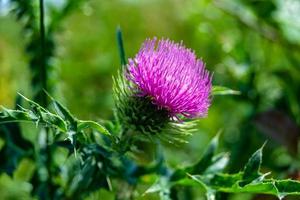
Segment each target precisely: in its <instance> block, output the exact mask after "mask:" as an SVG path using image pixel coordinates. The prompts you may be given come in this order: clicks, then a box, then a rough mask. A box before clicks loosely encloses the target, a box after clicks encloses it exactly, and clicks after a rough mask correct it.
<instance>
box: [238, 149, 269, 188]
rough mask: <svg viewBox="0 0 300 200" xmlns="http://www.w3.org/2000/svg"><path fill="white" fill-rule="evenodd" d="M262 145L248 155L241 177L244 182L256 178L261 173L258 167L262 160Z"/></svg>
mask: <svg viewBox="0 0 300 200" xmlns="http://www.w3.org/2000/svg"><path fill="white" fill-rule="evenodd" d="M264 145H265V144H264ZM264 145H263V146H262V147H261V148H260V149H258V150H257V151H256V152H255V153H254V154H253V155H252V156H251V157H250V159H249V160H248V162H247V164H246V165H245V169H244V174H243V177H242V178H243V180H244V181H245V182H246V183H249V182H251V181H253V180H255V179H257V178H258V177H260V176H261V175H262V174H261V173H260V172H259V169H260V165H261V162H262V150H263V147H264Z"/></svg>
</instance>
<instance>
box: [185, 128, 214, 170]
mask: <svg viewBox="0 0 300 200" xmlns="http://www.w3.org/2000/svg"><path fill="white" fill-rule="evenodd" d="M218 143H219V133H218V134H217V135H216V136H215V137H214V138H213V139H212V140H211V142H210V144H209V145H208V148H207V149H206V151H205V153H204V154H203V156H202V158H201V159H200V160H199V161H198V162H197V163H196V164H195V165H194V166H192V167H189V168H187V169H186V171H187V172H188V173H191V174H202V173H203V172H204V171H205V170H206V169H207V168H208V167H209V166H210V165H211V164H212V159H213V156H214V154H215V152H216V149H217V147H218Z"/></svg>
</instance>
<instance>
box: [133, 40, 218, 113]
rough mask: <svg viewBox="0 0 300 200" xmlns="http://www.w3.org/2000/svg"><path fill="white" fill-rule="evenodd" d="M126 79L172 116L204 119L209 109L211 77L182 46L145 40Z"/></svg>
mask: <svg viewBox="0 0 300 200" xmlns="http://www.w3.org/2000/svg"><path fill="white" fill-rule="evenodd" d="M128 71H129V73H128V75H127V78H128V79H129V80H130V81H131V82H133V83H134V84H135V85H136V86H137V89H138V90H139V92H140V95H141V96H148V97H149V98H151V100H152V103H153V104H155V105H157V106H158V107H159V108H162V109H166V110H168V111H169V114H170V116H175V117H176V116H178V115H183V116H185V117H187V118H196V117H204V116H206V114H207V111H208V107H209V105H210V92H211V87H212V85H211V75H210V74H209V72H208V71H207V70H206V69H205V66H204V63H203V61H202V60H200V59H197V58H196V55H195V53H194V52H193V51H191V50H190V49H187V48H185V47H184V46H183V45H182V43H180V44H177V43H174V42H172V41H170V40H159V41H158V43H157V40H156V39H153V40H149V39H148V40H146V41H145V43H144V44H143V46H142V48H141V50H140V51H139V53H138V54H137V55H136V57H135V58H134V59H129V65H128Z"/></svg>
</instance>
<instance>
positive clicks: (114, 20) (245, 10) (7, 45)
mask: <svg viewBox="0 0 300 200" xmlns="http://www.w3.org/2000/svg"><path fill="white" fill-rule="evenodd" d="M11 2H12V3H11ZM13 2H14V1H8V0H0V105H3V106H5V107H11V108H12V107H14V105H15V101H16V97H17V93H18V92H19V93H22V94H24V95H25V96H28V97H31V96H32V95H33V90H32V86H31V77H32V76H33V74H32V72H31V69H30V67H29V64H28V61H29V59H30V58H29V57H30V55H28V53H26V52H25V49H26V44H27V42H28V37H27V35H26V33H24V32H23V31H22V23H23V22H22V21H21V22H20V21H18V20H16V17H15V16H14V15H13V14H12V13H10V12H9V10H10V9H11V7H13ZM65 3H66V0H45V9H46V14H47V13H48V14H49V13H50V12H51V10H52V9H51V8H56V9H58V10H59V9H60V8H61V7H63V5H64V4H65ZM299 13H300V1H299V0H87V1H81V3H80V4H78V5H76V7H75V8H73V10H72V11H70V13H68V15H67V16H66V17H65V18H63V19H62V20H61V22H60V26H59V28H57V29H56V31H55V32H54V33H53V35H52V37H53V41H54V44H55V49H54V55H53V57H52V58H51V59H50V60H49V62H50V63H51V66H52V67H53V69H52V73H51V77H50V79H51V83H52V85H53V88H54V89H53V93H52V95H53V96H54V97H55V98H57V99H58V100H60V101H61V102H63V104H64V105H66V106H67V107H68V108H69V109H70V111H71V112H72V113H74V114H75V116H76V117H78V118H81V119H100V118H101V119H102V118H104V119H112V118H113V112H112V111H113V110H112V109H113V105H114V104H113V97H112V89H111V88H112V76H113V75H115V74H116V73H117V70H118V69H119V68H120V65H121V64H120V62H121V61H120V56H119V53H118V45H117V41H116V30H117V28H118V27H120V28H121V30H122V33H123V40H124V48H125V55H126V58H131V57H133V56H134V55H135V54H136V53H137V52H138V50H139V48H140V45H141V44H142V42H143V41H144V40H145V39H146V38H153V37H157V38H170V39H172V40H174V41H177V42H180V41H182V42H183V43H184V44H185V45H186V46H187V47H188V48H191V49H193V50H195V53H196V54H197V56H198V57H200V58H202V59H203V60H204V61H205V63H206V67H207V69H208V70H209V71H210V72H212V73H213V83H214V85H222V86H226V87H229V88H232V89H234V90H238V91H240V92H241V94H240V95H232V96H215V97H214V98H213V101H212V106H211V108H210V110H209V113H208V117H207V118H205V119H202V120H200V121H199V124H198V131H197V132H196V133H195V134H194V135H192V136H191V137H189V138H188V143H187V144H184V145H181V146H173V145H167V146H166V147H165V148H164V149H163V151H164V154H165V156H166V161H167V163H168V165H170V166H184V165H187V164H191V163H193V162H194V161H195V160H197V158H198V157H199V154H201V153H202V152H203V151H204V149H205V148H206V146H207V144H208V142H209V140H210V139H211V138H212V137H213V136H214V135H216V133H217V132H218V131H222V134H221V139H222V140H221V141H222V142H221V149H222V150H224V151H226V152H230V154H231V159H230V165H229V167H228V169H227V170H228V172H237V170H239V169H241V167H242V166H243V165H244V164H245V163H246V161H247V159H248V158H249V156H250V155H251V154H252V153H253V152H254V151H255V150H256V149H257V148H258V147H260V146H261V145H262V144H263V143H264V142H265V141H267V144H266V146H265V150H264V156H263V165H262V170H263V171H264V172H268V171H272V175H276V176H278V177H282V178H294V179H298V180H300V162H299V153H298V140H299V130H300V129H299V125H300V103H299V102H300V14H299ZM49 16H50V14H49V15H46V19H45V21H46V24H47V22H48V21H49V19H48V18H47V17H49ZM35 134H36V133H35V132H34V131H30V129H29V128H27V131H26V132H23V135H24V137H25V138H27V139H29V140H31V141H34V140H36V138H35V137H36V136H35ZM3 143H5V140H4V139H1V138H0V150H1V147H2V146H3ZM1 144H2V145H1ZM2 159H3V158H2V157H0V163H2V162H1V160H2ZM24 162H26V160H25V161H24ZM25 168H26V169H28V170H29V171H30V165H29V167H28V166H26V163H25ZM18 172H19V174H18V175H14V176H15V177H18V176H20V177H24V176H26V173H27V170H24V169H23V171H22V169H19V171H18ZM15 177H14V178H13V179H12V178H11V177H8V176H7V175H5V174H3V173H2V174H1V175H0V199H30V198H29V197H28V196H26V195H27V193H28V191H30V189H26V188H30V187H31V186H30V185H28V184H29V183H27V185H26V184H25V185H24V186H20V185H18V181H17V179H16V178H15ZM195 190H196V189H195ZM16 191H17V192H16ZM104 193H105V192H104ZM107 193H108V192H107ZM195 193H199V195H198V196H199V197H198V198H197V199H203V198H204V197H203V198H202V196H201V192H197V191H195ZM16 194H22V195H24V198H20V196H18V195H16ZM106 195H108V196H110V195H109V194H106ZM108 196H107V199H109V197H108ZM145 198H146V197H145ZM153 198H154V197H153ZM90 199H97V197H96V196H94V197H90ZM141 199H143V197H141ZM154 199H155V198H154ZM224 199H232V200H234V199H236V200H237V199H243V200H247V199H249V200H250V199H253V200H254V199H256V200H258V199H265V197H260V196H255V195H245V194H239V195H225V196H224Z"/></svg>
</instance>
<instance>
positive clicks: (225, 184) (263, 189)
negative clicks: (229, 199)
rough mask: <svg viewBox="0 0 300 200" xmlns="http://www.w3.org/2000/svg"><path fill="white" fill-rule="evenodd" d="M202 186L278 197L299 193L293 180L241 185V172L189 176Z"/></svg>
mask: <svg viewBox="0 0 300 200" xmlns="http://www.w3.org/2000/svg"><path fill="white" fill-rule="evenodd" d="M190 177H191V178H192V179H193V180H194V181H196V182H197V183H199V184H200V185H201V186H202V187H203V186H205V188H210V189H213V190H215V191H220V192H226V193H256V194H271V195H275V196H277V197H279V198H282V197H284V196H287V195H300V182H299V181H294V180H274V179H266V180H263V181H259V182H252V183H249V184H246V185H244V186H241V185H240V184H239V183H240V181H242V173H238V174H216V175H213V176H208V175H206V176H200V175H194V176H192V175H191V176H190Z"/></svg>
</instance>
